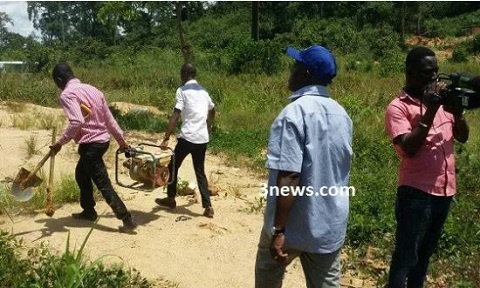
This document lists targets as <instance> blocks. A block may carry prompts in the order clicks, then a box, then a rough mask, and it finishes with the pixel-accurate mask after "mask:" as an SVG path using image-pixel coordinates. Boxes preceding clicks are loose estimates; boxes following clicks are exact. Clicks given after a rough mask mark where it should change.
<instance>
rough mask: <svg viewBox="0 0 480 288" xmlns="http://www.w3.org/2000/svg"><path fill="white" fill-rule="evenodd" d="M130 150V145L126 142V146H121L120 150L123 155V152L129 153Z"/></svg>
mask: <svg viewBox="0 0 480 288" xmlns="http://www.w3.org/2000/svg"><path fill="white" fill-rule="evenodd" d="M129 148H130V145H128V144H127V143H126V142H125V144H123V145H120V148H119V150H120V152H122V153H123V152H125V151H127V150H128V149H129Z"/></svg>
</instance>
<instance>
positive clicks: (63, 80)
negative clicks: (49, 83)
mask: <svg viewBox="0 0 480 288" xmlns="http://www.w3.org/2000/svg"><path fill="white" fill-rule="evenodd" d="M52 77H53V81H54V82H55V84H57V86H58V88H60V89H62V90H63V89H65V86H67V83H68V81H70V79H73V78H75V75H74V74H73V71H72V68H70V66H68V64H67V63H59V64H57V65H55V67H54V68H53V72H52Z"/></svg>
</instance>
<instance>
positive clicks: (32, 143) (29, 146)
mask: <svg viewBox="0 0 480 288" xmlns="http://www.w3.org/2000/svg"><path fill="white" fill-rule="evenodd" d="M37 144H38V141H37V135H34V134H33V135H30V137H29V138H28V139H27V140H25V150H26V151H27V158H28V159H30V158H32V156H33V155H36V154H38V150H37Z"/></svg>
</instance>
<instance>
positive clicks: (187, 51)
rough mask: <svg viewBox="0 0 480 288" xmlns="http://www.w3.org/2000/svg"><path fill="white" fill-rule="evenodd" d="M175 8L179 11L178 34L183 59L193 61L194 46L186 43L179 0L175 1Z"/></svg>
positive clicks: (187, 61) (186, 61)
mask: <svg viewBox="0 0 480 288" xmlns="http://www.w3.org/2000/svg"><path fill="white" fill-rule="evenodd" d="M175 8H176V12H177V26H178V36H179V38H180V44H181V46H182V54H183V59H184V62H185V63H193V57H192V54H193V53H192V46H191V45H190V44H188V43H186V42H185V38H184V37H183V27H182V4H181V3H180V2H179V1H177V2H175Z"/></svg>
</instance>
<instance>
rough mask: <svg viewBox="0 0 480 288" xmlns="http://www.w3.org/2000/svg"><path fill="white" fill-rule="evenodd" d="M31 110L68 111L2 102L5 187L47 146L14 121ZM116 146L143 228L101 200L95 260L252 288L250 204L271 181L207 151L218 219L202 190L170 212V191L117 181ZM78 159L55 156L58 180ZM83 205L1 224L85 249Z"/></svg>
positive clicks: (254, 218)
mask: <svg viewBox="0 0 480 288" xmlns="http://www.w3.org/2000/svg"><path fill="white" fill-rule="evenodd" d="M125 105H126V104H124V106H125ZM127 106H128V105H127ZM130 106H131V105H130ZM130 106H128V107H130ZM127 110H128V109H127ZM25 115H27V116H28V115H37V116H36V118H37V120H38V119H40V118H42V117H44V116H45V115H56V116H58V117H62V115H63V112H62V110H61V109H52V108H44V107H39V106H35V105H31V104H26V105H21V107H18V106H12V105H7V104H5V103H3V104H0V123H1V125H0V151H1V154H2V155H3V157H2V161H0V180H2V181H3V182H4V183H5V184H4V185H10V184H8V182H9V181H11V179H13V178H14V177H15V175H16V174H17V172H18V171H19V169H20V167H25V168H27V169H31V168H33V167H34V166H35V165H36V164H37V163H38V161H39V160H40V159H41V157H42V156H43V155H45V154H46V153H47V152H48V145H49V143H50V141H51V135H50V133H51V132H50V131H48V130H42V129H39V128H29V129H26V130H21V129H19V128H18V127H14V123H15V122H19V119H21V117H24V116H25ZM39 115H44V116H39ZM27 116H25V117H27ZM30 121H32V120H30ZM18 125H19V124H18V123H17V124H16V126H18ZM32 126H35V125H33V124H32ZM59 132H61V131H59ZM32 135H34V136H35V137H36V138H37V143H38V144H37V147H38V150H39V153H38V154H37V155H34V156H33V157H31V158H29V159H27V158H28V157H27V152H26V151H27V148H26V143H27V141H28V139H29V138H30V137H32ZM161 136H162V135H160V134H158V135H155V134H146V133H140V132H128V133H127V134H126V138H127V141H129V142H130V143H131V144H133V145H134V144H136V143H139V142H157V143H158V142H159V141H157V140H159V139H162V138H161ZM112 144H113V145H111V149H110V150H109V152H108V155H107V156H106V157H105V158H104V159H105V160H106V163H107V167H108V171H109V173H110V177H111V179H112V182H114V186H115V188H116V190H117V192H118V193H119V194H120V195H121V198H122V199H123V200H124V201H125V204H126V206H127V208H128V209H129V210H130V211H131V212H132V214H133V215H134V217H135V218H136V219H137V221H138V223H139V228H138V230H137V231H136V234H133V235H132V234H125V233H120V232H119V231H118V226H119V225H120V224H121V222H120V221H119V220H117V219H116V218H115V217H114V215H113V213H112V211H111V209H110V208H109V207H108V205H106V203H105V202H104V201H103V200H101V201H98V202H97V206H96V209H97V212H98V213H99V214H100V219H99V221H98V224H97V226H96V227H95V229H94V231H93V233H92V234H91V237H90V239H89V240H88V243H87V246H86V250H85V253H86V256H87V257H88V258H89V259H90V260H95V259H97V258H99V257H101V256H105V255H107V257H106V258H104V260H105V261H113V262H118V261H123V263H124V265H125V266H126V267H131V268H135V269H137V270H139V271H140V272H141V274H142V275H143V276H145V277H146V278H148V279H150V280H152V281H154V282H155V283H156V286H157V287H253V284H254V264H255V254H256V249H257V241H258V238H259V235H260V230H261V227H262V219H263V217H262V214H261V213H259V212H252V210H255V209H254V207H255V205H256V204H258V199H259V193H260V184H261V183H262V182H264V181H265V179H262V178H261V177H259V176H258V175H255V174H253V173H251V172H249V171H247V170H245V169H243V168H238V167H233V166H231V165H229V163H228V162H227V161H226V160H225V159H224V158H222V157H220V156H218V155H212V154H210V153H207V157H206V173H207V177H208V178H209V182H210V184H211V186H212V187H214V188H215V190H218V196H213V197H212V205H213V207H214V209H215V217H214V218H213V219H209V218H206V217H204V216H202V212H203V209H202V207H201V204H200V203H198V200H197V199H198V198H199V196H198V192H197V196H181V197H177V208H176V209H175V210H168V209H164V208H161V207H159V206H158V205H156V204H155V202H154V199H155V198H157V197H165V196H166V194H165V192H164V190H163V188H157V189H155V190H154V191H153V192H144V191H136V190H132V189H128V188H124V187H120V186H118V185H117V184H116V183H115V177H114V171H115V157H114V155H115V149H116V148H117V145H116V143H114V142H112ZM173 145H174V143H173V141H172V143H171V146H172V147H173ZM77 159H78V155H77V153H76V145H75V144H74V143H69V144H67V145H66V146H65V147H63V148H62V150H61V151H60V152H59V154H57V156H56V160H55V177H54V178H55V183H59V182H60V181H61V179H62V177H65V176H69V175H73V174H74V169H75V164H76V161H77ZM48 167H49V164H48V162H47V163H46V165H45V166H44V167H43V175H48ZM121 172H122V174H121V177H123V178H121V179H123V180H122V182H123V181H125V182H126V183H129V182H128V181H130V180H129V178H128V177H127V176H126V175H125V174H124V173H125V171H124V170H122V171H121ZM179 177H180V180H184V181H188V182H189V183H191V185H192V186H193V185H194V184H196V180H195V174H194V171H193V167H192V161H191V157H187V159H186V160H185V162H184V164H183V165H182V167H181V169H180V172H179ZM44 180H45V181H47V180H48V179H47V176H44ZM53 190H55V187H54V189H53ZM37 193H43V192H42V191H37ZM80 209H81V208H80V206H79V204H78V203H74V204H58V203H57V204H56V212H55V214H54V215H53V217H48V216H46V215H45V214H44V213H43V211H41V210H40V211H37V213H33V214H32V213H25V212H22V211H16V210H15V211H11V212H12V216H13V222H12V221H11V220H10V219H9V218H8V217H7V216H5V215H4V214H3V215H0V229H3V230H7V231H9V232H11V233H12V234H14V235H17V236H18V237H21V238H23V239H24V241H25V243H26V245H27V246H35V245H39V244H40V243H41V242H45V243H47V244H48V245H49V246H50V247H51V248H52V249H54V250H56V251H59V252H61V251H62V250H63V249H64V248H65V246H66V239H67V235H68V233H70V237H71V242H72V243H73V244H75V245H76V247H79V246H80V245H81V243H82V241H83V240H84V238H85V237H86V235H87V233H88V232H89V230H90V228H91V224H90V223H89V222H84V221H79V220H74V219H72V218H71V214H72V213H74V212H79V211H80ZM351 274H352V273H351V271H346V272H345V277H344V279H343V280H342V283H343V284H344V285H342V287H371V286H372V285H371V282H369V281H364V280H360V278H359V277H350V275H351ZM284 287H287V288H288V287H305V281H304V276H303V272H302V270H301V265H300V262H299V261H297V260H296V261H295V262H293V263H292V264H291V265H290V266H289V267H288V268H287V273H286V276H285V281H284Z"/></svg>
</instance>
